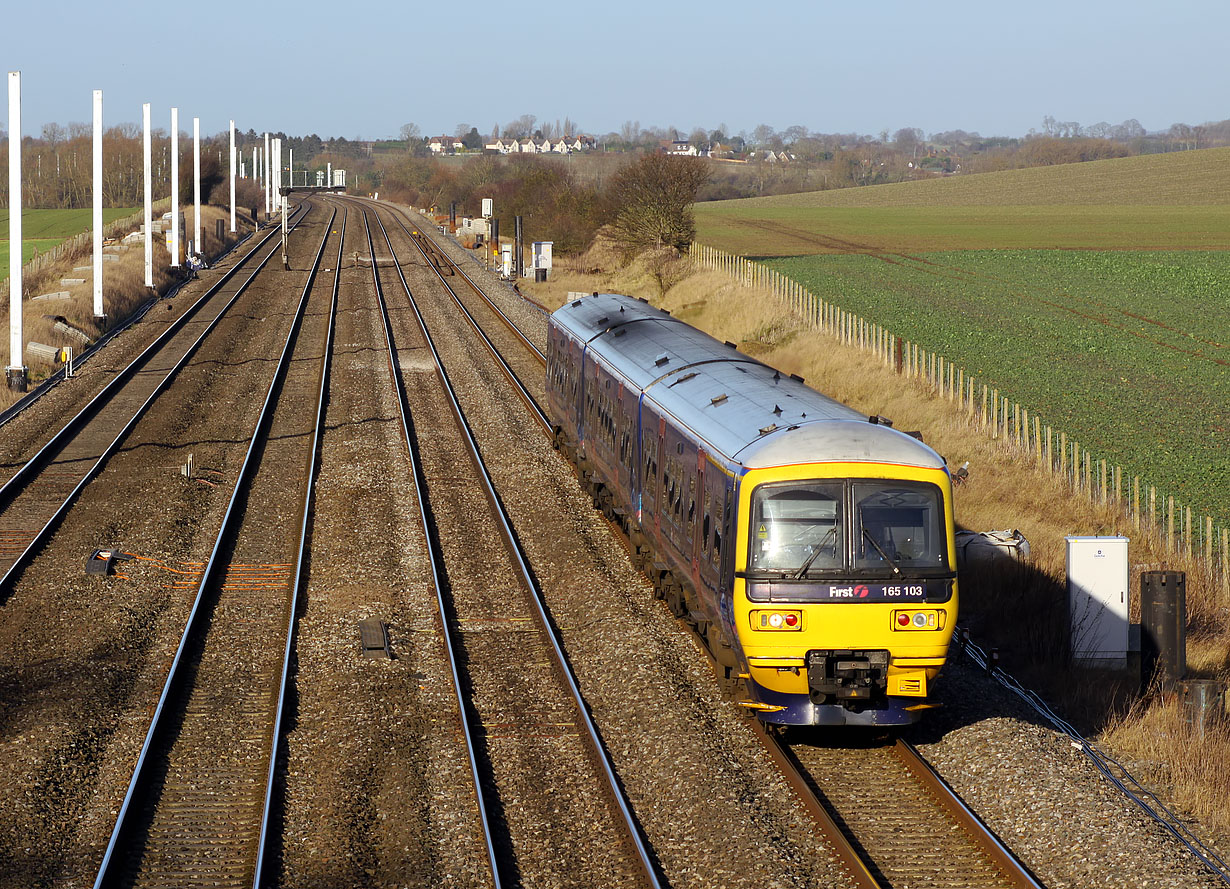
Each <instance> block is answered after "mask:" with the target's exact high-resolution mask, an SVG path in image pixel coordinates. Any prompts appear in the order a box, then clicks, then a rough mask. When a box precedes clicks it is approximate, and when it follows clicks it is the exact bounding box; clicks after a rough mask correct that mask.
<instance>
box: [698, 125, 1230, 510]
mask: <svg viewBox="0 0 1230 889" xmlns="http://www.w3.org/2000/svg"><path fill="white" fill-rule="evenodd" d="M1227 174H1230V150H1222V149H1216V150H1209V151H1198V152H1185V153H1183V154H1181V155H1180V154H1176V155H1158V156H1151V157H1136V158H1123V159H1119V160H1113V161H1099V162H1093V163H1087V164H1074V165H1067V166H1063V167H1049V168H1042V169H1038V168H1035V169H1030V170H1017V171H1009V172H1005V173H996V174H983V175H981V176H969V177H965V178H960V177H958V178H952V179H946V180H929V181H920V182H911V183H903V184H901V185H891V186H880V187H875V188H865V189H846V190H843V191H841V192H817V193H812V194H806V195H788V196H782V197H774V198H763V199H754V200H750V201H731V202H724V203H722V204H712V205H701V206H698V207H697V237H698V240H700V241H701V242H702V243H705V244H709V245H711V246H714V247H718V248H720V249H724V250H728V251H730V252H734V253H741V254H743V255H745V256H749V257H751V258H759V259H761V260H762V261H764V262H765V263H766V264H767V265H769V266H771V267H773V268H775V269H777V270H778V271H779V272H781V273H782V274H784V275H786V276H788V277H790V278H792V279H794V280H796V281H798V282H800V283H801V284H803V285H804V286H805V287H807V288H808V289H809V290H810V291H811V292H812V293H814V294H816V295H817V296H819V297H820V298H822V299H825V300H828V301H830V302H832V303H834V304H836V305H838V306H840V307H841V308H842V309H844V310H846V311H849V312H853V313H855V314H858V315H861V316H862V317H864V318H866V319H867V320H869V321H873V322H876V323H878V324H881V325H884V326H885V327H887V328H888V329H889V330H891V331H893V332H894V333H895V334H897V335H898V336H901V337H904V338H906V339H908V340H911V341H913V342H917V343H919V344H920V345H922V346H923V347H924V348H926V349H928V350H929V351H935V352H937V353H939V354H941V355H943V356H945V357H946V358H948V359H950V360H952V361H954V362H955V363H956V364H957V365H958V366H961V367H964V369H965V371H966V373H967V374H972V375H974V376H975V377H977V378H978V380H979V381H980V382H982V383H986V384H988V385H991V386H994V387H997V388H999V389H1000V390H1001V393H1002V394H1003V395H1006V396H1007V397H1009V398H1010V399H1012V400H1013V401H1017V402H1020V403H1021V404H1022V405H1023V406H1025V407H1028V408H1029V409H1030V412H1031V413H1036V414H1038V415H1039V416H1040V417H1041V418H1042V422H1043V423H1044V424H1050V425H1052V426H1054V427H1055V429H1056V430H1057V431H1059V430H1062V431H1064V432H1066V433H1067V434H1068V436H1069V437H1071V438H1074V439H1076V440H1079V441H1080V442H1081V444H1082V446H1083V447H1087V448H1089V449H1091V450H1092V452H1093V453H1094V455H1095V456H1096V457H1099V458H1105V459H1107V460H1109V461H1110V462H1111V463H1112V464H1116V463H1117V464H1120V465H1122V466H1123V467H1124V469H1125V472H1127V473H1130V474H1132V475H1140V476H1141V477H1142V478H1143V480H1144V481H1145V483H1148V484H1154V485H1157V486H1158V488H1159V493H1161V494H1173V495H1174V496H1176V497H1177V498H1179V499H1180V500H1182V501H1184V502H1186V503H1188V504H1190V505H1191V506H1192V507H1193V509H1194V510H1195V511H1196V512H1197V513H1198V514H1204V513H1208V514H1211V515H1213V516H1214V517H1215V519H1216V520H1217V521H1218V522H1219V523H1225V522H1227V521H1230V460H1228V459H1227V458H1226V456H1225V444H1226V442H1227V440H1228V437H1230V191H1228V190H1227V188H1226V186H1225V184H1224V183H1225V182H1226V181H1227ZM1099 198H1100V199H1101V201H1102V202H1101V203H1098V200H1099ZM1014 202H1015V203H1014ZM1133 202H1134V203H1133Z"/></svg>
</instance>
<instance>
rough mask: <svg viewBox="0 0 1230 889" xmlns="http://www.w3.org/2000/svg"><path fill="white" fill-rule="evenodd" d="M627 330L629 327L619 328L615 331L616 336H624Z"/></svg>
mask: <svg viewBox="0 0 1230 889" xmlns="http://www.w3.org/2000/svg"><path fill="white" fill-rule="evenodd" d="M627 332H628V328H626V327H621V328H619V330H617V331H615V336H623V335H624V334H625V333H627Z"/></svg>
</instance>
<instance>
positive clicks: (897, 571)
mask: <svg viewBox="0 0 1230 889" xmlns="http://www.w3.org/2000/svg"><path fill="white" fill-rule="evenodd" d="M863 536H864V537H866V538H867V539H868V540H870V541H871V545H872V546H874V547H875V548H876V552H878V553H879V554H880V555H881V556H883V558H884V561H886V562H888V564H890V565H892V566H893V574H900V573H901V569H900V568H898V567H897V563H896V562H894V561H893V560H892V559H890V558H889V557H888V553H886V552H884V550H883V548H881V546H880V544H878V543H876V539H875V538H874V537H872V536H871V532H870V531H868V530H867V526H866V525H864V526H863Z"/></svg>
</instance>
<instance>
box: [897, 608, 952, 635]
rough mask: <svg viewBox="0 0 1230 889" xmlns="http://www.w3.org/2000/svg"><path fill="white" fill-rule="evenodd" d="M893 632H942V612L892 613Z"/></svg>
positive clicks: (911, 611)
mask: <svg viewBox="0 0 1230 889" xmlns="http://www.w3.org/2000/svg"><path fill="white" fill-rule="evenodd" d="M893 625H894V626H893V629H894V630H924V631H926V630H942V629H944V612H942V611H936V610H930V609H927V610H922V611H913V610H910V611H894V612H893Z"/></svg>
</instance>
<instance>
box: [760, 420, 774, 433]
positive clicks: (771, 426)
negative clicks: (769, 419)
mask: <svg viewBox="0 0 1230 889" xmlns="http://www.w3.org/2000/svg"><path fill="white" fill-rule="evenodd" d="M776 429H777V424H776V423H770V424H769V425H768V426H761V427H760V434H761V435H768V434H769V433H770V432H773V431H774V430H776Z"/></svg>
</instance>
